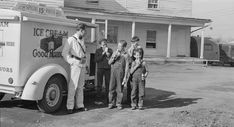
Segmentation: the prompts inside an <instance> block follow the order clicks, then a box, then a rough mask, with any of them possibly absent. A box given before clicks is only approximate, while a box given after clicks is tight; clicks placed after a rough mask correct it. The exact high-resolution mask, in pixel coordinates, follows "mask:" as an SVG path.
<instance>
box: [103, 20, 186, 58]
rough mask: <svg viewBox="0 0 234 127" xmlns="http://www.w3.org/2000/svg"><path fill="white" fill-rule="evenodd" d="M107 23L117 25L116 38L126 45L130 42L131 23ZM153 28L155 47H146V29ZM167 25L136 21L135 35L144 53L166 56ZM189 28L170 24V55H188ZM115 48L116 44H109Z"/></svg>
mask: <svg viewBox="0 0 234 127" xmlns="http://www.w3.org/2000/svg"><path fill="white" fill-rule="evenodd" d="M108 25H114V26H118V40H126V41H127V42H128V46H130V44H131V42H130V40H131V25H132V24H131V23H130V22H117V21H109V24H108ZM101 29H104V25H103V24H102V25H100V30H101ZM147 30H155V31H157V35H156V39H157V40H156V49H150V48H145V47H146V31H147ZM167 30H168V25H162V24H146V23H136V35H137V36H139V38H140V44H141V46H142V47H143V48H144V50H145V55H148V56H163V57H165V56H166V53H167V34H168V32H167ZM189 33H190V28H189V27H184V26H172V41H171V56H177V55H185V56H189V55H190V35H189ZM109 46H110V47H111V48H112V49H113V50H115V49H116V46H117V44H109Z"/></svg>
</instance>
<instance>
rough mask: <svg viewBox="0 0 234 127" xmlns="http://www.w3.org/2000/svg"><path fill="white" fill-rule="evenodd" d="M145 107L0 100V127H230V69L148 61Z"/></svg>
mask: <svg viewBox="0 0 234 127" xmlns="http://www.w3.org/2000/svg"><path fill="white" fill-rule="evenodd" d="M146 87H147V88H146V97H145V102H144V104H145V109H144V110H134V111H132V110H131V109H130V107H128V106H126V105H125V108H124V109H123V110H117V109H111V110H110V109H107V107H106V106H105V105H95V104H94V103H93V102H94V100H95V99H94V98H95V95H93V94H90V93H88V94H87V95H86V96H85V105H86V106H87V107H88V108H89V111H87V112H76V113H74V114H69V115H68V114H66V112H65V109H64V108H63V109H61V110H60V111H59V112H57V113H54V114H45V113H41V112H39V111H38V109H37V107H36V104H35V102H29V101H22V100H9V97H7V96H6V97H5V99H4V100H3V101H1V102H0V111H1V112H0V113H1V115H0V122H1V123H0V125H1V126H0V127H81V126H82V127H104V126H105V127H234V68H232V67H219V66H208V67H203V66H202V65H198V64H194V65H193V64H164V65H156V64H151V65H150V75H149V77H148V79H147V84H146Z"/></svg>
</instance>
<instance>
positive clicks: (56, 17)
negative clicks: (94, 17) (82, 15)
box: [0, 2, 98, 27]
mask: <svg viewBox="0 0 234 127" xmlns="http://www.w3.org/2000/svg"><path fill="white" fill-rule="evenodd" d="M0 19H1V20H14V21H34V22H43V23H51V24H58V25H65V26H74V27H75V26H77V24H79V23H84V24H86V25H87V26H88V27H97V26H98V25H97V24H92V23H88V22H83V21H80V20H72V19H67V18H66V16H65V15H64V13H63V11H62V9H61V8H53V7H46V6H40V5H37V4H31V3H25V2H18V3H17V4H16V5H15V6H14V7H13V8H8V9H0Z"/></svg>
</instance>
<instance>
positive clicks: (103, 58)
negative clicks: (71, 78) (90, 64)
mask: <svg viewBox="0 0 234 127" xmlns="http://www.w3.org/2000/svg"><path fill="white" fill-rule="evenodd" d="M108 52H109V53H110V55H109V57H108V56H107V55H106V54H104V55H103V54H102V53H103V49H102V47H101V48H98V49H97V50H96V53H95V61H96V63H97V68H98V69H110V68H111V66H110V65H109V64H108V60H109V59H110V57H111V55H112V53H113V50H112V49H111V48H108Z"/></svg>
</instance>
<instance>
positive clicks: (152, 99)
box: [144, 88, 202, 108]
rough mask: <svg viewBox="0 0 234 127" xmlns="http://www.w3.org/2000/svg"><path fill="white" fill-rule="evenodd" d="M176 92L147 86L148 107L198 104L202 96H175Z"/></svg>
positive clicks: (146, 102) (146, 103)
mask: <svg viewBox="0 0 234 127" xmlns="http://www.w3.org/2000/svg"><path fill="white" fill-rule="evenodd" d="M173 95H176V93H175V92H171V91H164V90H158V89H154V88H146V97H145V101H144V105H145V107H146V108H173V107H183V106H188V105H191V104H196V103H197V102H196V101H197V100H199V99H202V98H174V97H173Z"/></svg>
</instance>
